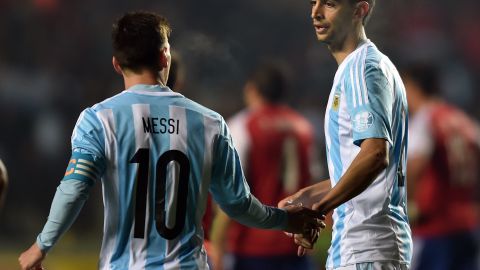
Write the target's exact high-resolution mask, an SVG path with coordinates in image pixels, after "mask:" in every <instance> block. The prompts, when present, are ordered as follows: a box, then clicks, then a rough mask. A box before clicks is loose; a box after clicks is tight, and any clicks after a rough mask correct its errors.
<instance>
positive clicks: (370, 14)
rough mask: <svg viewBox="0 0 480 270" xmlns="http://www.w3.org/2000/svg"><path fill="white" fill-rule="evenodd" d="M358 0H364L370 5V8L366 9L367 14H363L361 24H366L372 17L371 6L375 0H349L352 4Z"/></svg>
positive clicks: (358, 0) (373, 5) (372, 6)
mask: <svg viewBox="0 0 480 270" xmlns="http://www.w3.org/2000/svg"><path fill="white" fill-rule="evenodd" d="M360 1H365V2H367V3H368V5H369V6H370V8H369V9H368V13H367V15H365V17H364V18H363V21H362V24H363V25H367V23H368V21H369V20H370V17H372V12H373V8H374V7H375V0H350V2H351V3H352V4H355V3H358V2H360Z"/></svg>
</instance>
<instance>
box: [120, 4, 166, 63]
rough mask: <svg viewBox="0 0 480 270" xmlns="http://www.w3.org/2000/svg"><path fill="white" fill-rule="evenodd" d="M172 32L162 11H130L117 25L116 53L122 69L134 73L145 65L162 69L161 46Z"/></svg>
mask: <svg viewBox="0 0 480 270" xmlns="http://www.w3.org/2000/svg"><path fill="white" fill-rule="evenodd" d="M170 32H171V28H170V25H169V23H168V21H167V19H165V18H164V17H162V16H160V15H158V14H155V13H153V12H145V11H136V12H129V13H126V14H125V15H123V16H122V17H121V18H119V19H118V20H117V21H116V23H114V24H113V28H112V46H113V55H114V56H115V58H116V59H117V61H118V62H119V64H120V66H121V67H122V68H125V69H129V70H132V71H134V72H138V71H140V70H141V69H143V68H147V69H150V70H152V71H158V70H159V69H160V67H159V63H158V58H159V54H160V49H161V48H162V47H163V45H164V44H165V43H166V42H167V40H168V36H169V35H170Z"/></svg>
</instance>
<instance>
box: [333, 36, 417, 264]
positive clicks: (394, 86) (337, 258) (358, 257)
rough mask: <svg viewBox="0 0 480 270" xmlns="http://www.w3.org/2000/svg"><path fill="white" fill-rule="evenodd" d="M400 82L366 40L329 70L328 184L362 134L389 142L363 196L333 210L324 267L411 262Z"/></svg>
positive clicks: (345, 164) (337, 175) (345, 165)
mask: <svg viewBox="0 0 480 270" xmlns="http://www.w3.org/2000/svg"><path fill="white" fill-rule="evenodd" d="M407 127H408V122H407V101H406V95H405V87H404V85H403V82H402V80H401V78H400V76H399V74H398V71H397V70H396V68H395V67H394V65H393V64H392V63H391V61H390V60H389V59H388V58H387V57H386V56H385V55H383V54H382V53H381V52H380V51H379V50H378V49H377V48H376V47H375V45H374V44H373V43H372V42H370V41H369V40H367V41H366V42H364V43H362V44H360V45H359V46H358V47H357V49H356V50H355V51H354V52H352V53H351V54H349V55H348V56H347V57H346V58H345V60H344V61H343V62H342V63H341V64H340V66H339V67H338V70H337V72H336V74H335V79H334V83H333V87H332V90H331V92H330V97H329V100H328V105H327V109H326V114H325V137H326V143H327V147H326V149H327V161H328V169H329V174H330V179H331V183H332V187H333V186H335V185H336V184H337V183H338V182H339V181H340V179H341V177H342V176H343V175H344V174H345V172H346V171H347V169H348V167H349V166H350V164H351V163H352V161H353V160H354V159H355V157H356V156H357V154H358V153H359V151H360V144H361V142H362V141H363V140H364V139H368V138H384V139H385V140H387V141H388V142H389V145H390V149H389V150H390V151H389V165H388V167H387V168H386V169H385V170H384V171H382V172H381V173H380V174H379V175H378V177H377V178H376V179H375V180H374V181H373V182H372V184H371V185H370V186H369V187H368V188H367V189H366V190H365V191H363V192H362V193H361V194H359V195H358V196H356V197H355V198H353V199H351V200H350V201H348V202H346V203H344V204H342V205H340V206H339V207H337V208H336V209H335V211H334V213H333V220H334V224H333V235H332V244H331V247H330V249H329V257H328V260H327V268H328V269H332V268H336V267H339V266H345V265H350V264H355V263H361V262H373V261H397V262H400V263H407V264H409V263H410V259H411V250H412V241H411V231H410V227H409V224H408V218H407V210H406V187H405V184H406V183H405V177H404V175H405V164H406V163H405V156H406V155H405V154H406V153H405V152H406V147H407V134H408V132H407Z"/></svg>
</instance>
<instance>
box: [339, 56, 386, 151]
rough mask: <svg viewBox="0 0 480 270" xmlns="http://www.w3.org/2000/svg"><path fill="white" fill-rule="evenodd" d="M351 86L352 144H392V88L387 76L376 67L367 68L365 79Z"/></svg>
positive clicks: (367, 66)
mask: <svg viewBox="0 0 480 270" xmlns="http://www.w3.org/2000/svg"><path fill="white" fill-rule="evenodd" d="M360 81H361V82H359V83H352V84H351V88H349V91H350V92H353V93H347V95H346V96H347V102H348V103H349V104H353V106H348V110H349V111H348V113H349V115H350V117H351V120H352V131H353V142H354V144H355V145H357V146H360V144H361V143H362V142H363V140H365V139H370V138H382V139H385V140H387V141H388V142H389V143H390V145H392V144H393V141H392V129H391V123H392V110H393V89H392V86H391V84H390V83H389V81H388V79H387V77H386V75H385V73H384V72H383V71H382V69H381V68H380V67H378V66H377V65H373V64H370V65H368V64H367V65H366V68H365V76H363V77H361V78H360Z"/></svg>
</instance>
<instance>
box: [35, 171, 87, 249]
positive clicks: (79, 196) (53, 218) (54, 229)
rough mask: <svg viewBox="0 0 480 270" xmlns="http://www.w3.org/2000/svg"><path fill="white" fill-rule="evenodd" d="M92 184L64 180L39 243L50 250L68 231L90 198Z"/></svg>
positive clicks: (38, 240)
mask: <svg viewBox="0 0 480 270" xmlns="http://www.w3.org/2000/svg"><path fill="white" fill-rule="evenodd" d="M89 190H90V186H89V185H88V184H87V183H86V182H83V181H77V180H68V181H62V182H61V183H60V185H59V186H58V188H57V192H56V193H55V197H54V198H53V201H52V206H51V208H50V214H49V216H48V220H47V222H46V224H45V226H44V227H43V230H42V232H41V233H40V234H39V235H38V237H37V244H38V246H39V247H40V249H41V250H42V251H43V252H48V251H49V250H50V248H52V247H53V246H54V245H55V243H56V242H57V241H58V239H59V238H60V236H61V235H62V234H63V233H64V232H65V231H67V230H68V229H69V228H70V226H71V225H72V223H73V222H74V221H75V219H76V218H77V216H78V213H79V212H80V210H81V209H82V207H83V205H84V203H85V201H86V200H87V198H88V193H89Z"/></svg>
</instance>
